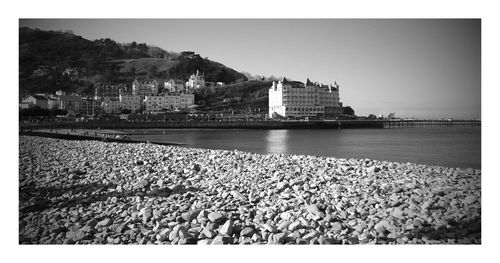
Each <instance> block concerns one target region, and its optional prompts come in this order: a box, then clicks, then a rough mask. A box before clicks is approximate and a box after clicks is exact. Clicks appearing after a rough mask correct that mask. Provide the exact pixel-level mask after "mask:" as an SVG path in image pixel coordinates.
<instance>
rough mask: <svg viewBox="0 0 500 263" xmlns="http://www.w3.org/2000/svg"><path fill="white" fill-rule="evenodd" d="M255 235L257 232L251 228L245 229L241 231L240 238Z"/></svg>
mask: <svg viewBox="0 0 500 263" xmlns="http://www.w3.org/2000/svg"><path fill="white" fill-rule="evenodd" d="M254 233H255V230H254V229H253V228H251V227H248V226H247V227H245V228H243V229H242V230H241V232H240V236H244V237H251V236H253V234H254Z"/></svg>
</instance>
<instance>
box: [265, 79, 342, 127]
mask: <svg viewBox="0 0 500 263" xmlns="http://www.w3.org/2000/svg"><path fill="white" fill-rule="evenodd" d="M341 109H342V103H341V102H340V99H339V86H338V85H337V83H335V85H334V86H332V85H322V84H319V83H317V82H316V83H312V82H311V81H309V79H307V81H306V84H305V85H304V83H302V82H299V81H289V80H287V79H286V78H283V79H282V80H281V81H279V82H278V83H276V82H274V81H273V85H272V87H271V88H270V89H269V117H270V118H272V117H273V115H274V114H275V113H276V114H279V115H281V116H283V117H290V116H291V117H323V118H329V119H332V118H335V117H338V116H340V113H341Z"/></svg>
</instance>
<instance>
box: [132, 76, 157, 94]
mask: <svg viewBox="0 0 500 263" xmlns="http://www.w3.org/2000/svg"><path fill="white" fill-rule="evenodd" d="M132 95H139V96H153V95H158V81H156V79H155V80H153V81H138V80H137V79H135V80H134V81H133V82H132Z"/></svg>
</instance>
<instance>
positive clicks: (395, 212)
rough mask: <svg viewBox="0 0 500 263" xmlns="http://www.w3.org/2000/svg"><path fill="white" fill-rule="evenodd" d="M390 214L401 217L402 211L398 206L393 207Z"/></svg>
mask: <svg viewBox="0 0 500 263" xmlns="http://www.w3.org/2000/svg"><path fill="white" fill-rule="evenodd" d="M392 216H394V217H397V218H403V211H401V209H400V208H398V207H397V208H394V211H392Z"/></svg>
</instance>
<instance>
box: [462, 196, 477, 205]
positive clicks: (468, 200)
mask: <svg viewBox="0 0 500 263" xmlns="http://www.w3.org/2000/svg"><path fill="white" fill-rule="evenodd" d="M462 202H463V203H464V204H465V205H470V204H473V203H475V202H476V197H475V196H473V195H468V196H466V197H465V198H464V199H463V201H462Z"/></svg>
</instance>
